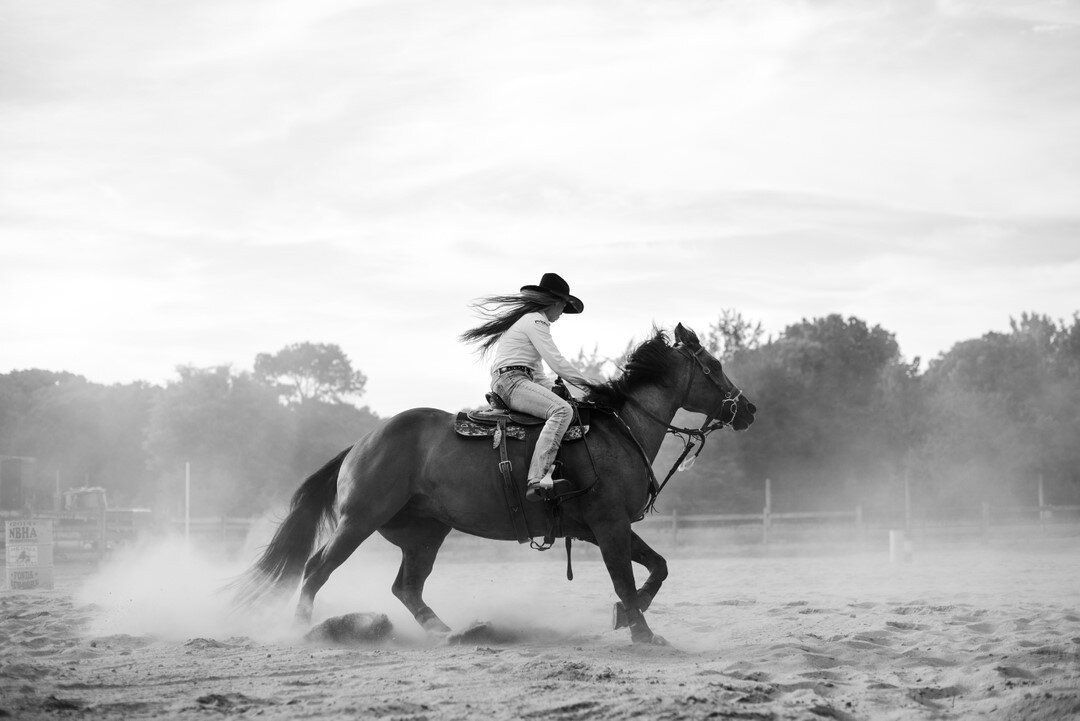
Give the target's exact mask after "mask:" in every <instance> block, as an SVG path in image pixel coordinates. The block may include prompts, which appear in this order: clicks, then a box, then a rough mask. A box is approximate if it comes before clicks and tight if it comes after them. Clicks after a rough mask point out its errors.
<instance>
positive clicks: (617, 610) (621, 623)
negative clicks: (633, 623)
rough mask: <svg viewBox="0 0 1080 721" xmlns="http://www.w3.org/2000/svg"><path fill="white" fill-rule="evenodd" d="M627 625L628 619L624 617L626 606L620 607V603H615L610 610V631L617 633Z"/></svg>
mask: <svg viewBox="0 0 1080 721" xmlns="http://www.w3.org/2000/svg"><path fill="white" fill-rule="evenodd" d="M629 625H630V619H628V618H627V617H626V606H624V605H622V601H616V602H615V605H614V606H613V607H612V609H611V630H612V631H618V630H619V629H620V628H626V627H627V626H629Z"/></svg>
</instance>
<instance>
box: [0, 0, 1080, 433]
mask: <svg viewBox="0 0 1080 721" xmlns="http://www.w3.org/2000/svg"><path fill="white" fill-rule="evenodd" d="M1078 17H1080V13H1078V11H1077V10H1075V9H1074V8H1072V6H1069V5H1066V4H1060V3H1054V2H1049V1H1048V2H1032V3H1022V4H1017V3H1004V2H994V3H981V2H980V3H967V2H947V3H945V2H942V3H909V2H899V1H897V2H881V3H871V4H867V3H862V2H857V1H856V0H838V1H836V2H828V3H793V2H788V1H787V0H767V1H766V2H756V1H755V2H750V1H749V0H734V1H732V2H725V3H700V2H691V1H689V0H688V1H686V2H681V1H680V2H670V3H633V4H627V3H615V2H609V1H608V0H591V1H589V2H582V3H563V4H543V5H537V4H535V3H528V2H524V1H519V2H507V3H495V4H492V3H488V2H464V3H454V4H453V5H447V4H445V3H436V2H431V1H430V0H421V1H417V2H363V3H354V2H345V1H344V0H324V1H320V2H312V3H303V4H298V3H292V2H283V1H280V0H272V1H271V2H254V1H253V0H237V2H232V3H227V4H221V3H214V2H189V3H184V4H178V5H173V6H169V7H165V6H161V5H157V4H150V5H147V4H145V3H132V2H126V1H123V0H107V1H106V2H103V3H97V4H94V5H93V6H78V7H71V6H69V4H65V3H58V2H50V1H49V0H42V2H35V3H32V4H25V3H24V4H18V5H14V6H12V7H11V8H9V11H8V13H7V15H6V21H5V24H4V26H3V28H2V29H0V32H3V33H4V36H3V37H2V38H0V61H2V65H3V68H4V71H3V74H2V75H0V154H2V155H3V157H4V159H5V162H4V164H3V166H2V167H0V303H3V307H4V308H5V309H13V308H18V309H19V310H18V311H17V312H14V313H13V312H11V311H10V310H8V311H7V312H5V313H4V315H2V316H0V323H2V329H3V330H4V332H5V348H4V350H5V357H4V363H5V364H6V365H8V366H9V367H26V366H41V367H51V368H55V369H61V368H65V369H70V370H73V371H76V372H82V373H85V374H87V375H89V376H90V377H91V378H93V379H96V380H108V381H113V380H130V379H133V378H147V379H149V380H153V381H158V382H160V381H161V380H164V379H165V378H168V377H170V376H171V373H172V369H173V367H174V366H175V365H176V364H178V363H195V364H204V365H209V364H218V363H225V362H232V363H234V364H236V365H238V366H241V367H243V366H246V365H248V364H250V362H251V359H252V358H253V357H254V355H255V353H257V352H262V351H273V350H275V349H277V348H280V347H282V346H284V345H285V344H287V343H290V342H297V341H301V340H318V341H324V342H337V343H339V344H341V345H342V347H343V348H345V350H346V352H347V353H349V355H350V357H351V358H352V359H353V362H354V363H355V364H356V365H357V366H358V367H359V368H361V369H362V370H363V371H364V372H365V373H367V374H368V375H369V377H370V382H369V384H368V387H369V394H368V396H365V398H364V400H365V401H368V402H370V403H371V404H372V406H373V407H374V408H375V409H376V410H379V411H380V412H391V411H393V410H400V409H401V408H404V407H408V406H409V405H429V404H434V405H442V406H446V407H455V406H457V405H469V404H474V403H473V400H474V398H476V397H479V396H481V395H482V390H483V387H484V385H485V383H486V378H485V370H484V368H483V366H482V365H481V364H478V363H477V362H476V360H475V358H474V356H471V355H470V354H469V353H468V351H467V350H466V349H465V348H464V347H462V346H460V345H459V344H458V343H457V341H456V336H457V334H458V333H460V331H461V330H463V329H464V328H466V327H468V325H469V324H470V323H471V322H472V318H471V316H470V314H469V311H468V308H467V304H468V302H469V301H470V300H472V299H474V298H476V297H478V296H480V295H483V294H486V293H491V292H500V291H507V290H514V289H516V288H517V287H519V286H520V285H522V284H523V283H527V282H535V281H536V280H537V279H538V278H539V276H540V275H541V274H542V273H543V272H546V271H550V270H556V271H558V272H560V273H562V274H564V275H565V276H566V277H567V278H568V279H570V281H571V283H572V284H573V286H574V288H575V292H579V294H580V295H581V296H582V297H583V298H584V299H585V300H586V306H587V312H586V314H584V315H583V316H582V317H581V318H580V319H572V320H571V319H567V321H566V322H560V324H559V326H558V328H557V331H556V335H557V337H558V338H559V340H560V343H561V344H562V345H563V347H564V349H565V350H566V352H567V353H568V354H570V355H573V354H575V353H576V350H577V348H579V347H585V348H588V349H591V348H592V347H593V346H594V344H597V343H598V344H599V345H600V348H601V351H602V352H610V353H612V354H614V353H618V352H620V351H621V350H622V349H623V348H624V347H625V345H626V343H627V341H628V340H630V339H631V338H639V339H640V338H642V337H644V335H645V334H647V333H648V332H649V329H650V326H651V323H652V322H653V321H657V322H660V323H662V324H665V325H669V326H670V325H673V324H674V323H676V322H679V321H682V322H686V323H688V324H690V325H695V326H697V327H698V328H699V329H701V330H704V329H705V328H706V327H707V325H708V323H709V322H711V321H712V320H714V319H715V317H716V316H717V315H718V314H719V311H720V310H721V309H723V308H737V309H740V310H742V311H743V312H744V314H746V315H747V316H748V317H751V318H754V319H759V320H762V321H763V322H764V323H765V325H766V327H767V329H768V330H769V331H771V332H778V331H779V330H781V329H782V328H783V327H784V326H785V325H787V324H789V323H792V322H796V321H797V320H799V319H800V318H802V317H811V316H815V315H821V314H825V313H829V312H843V313H846V314H854V315H858V316H860V317H864V318H866V319H867V320H868V321H870V322H871V323H878V322H880V323H882V324H883V325H884V326H885V327H886V328H888V329H890V330H895V331H896V332H897V334H898V338H899V340H900V343H901V346H902V348H903V349H904V350H905V352H907V353H908V354H909V355H914V354H920V355H924V356H925V355H932V354H935V353H936V352H938V351H940V350H943V349H944V348H945V347H946V346H947V345H949V344H950V343H951V342H954V341H956V340H959V339H962V338H964V337H970V336H971V335H978V334H981V333H982V332H984V331H985V330H986V329H987V328H989V327H1004V326H1006V324H1007V318H1008V315H1009V314H1015V313H1018V312H1020V311H1021V310H1025V309H1031V310H1036V311H1041V312H1048V313H1051V314H1054V315H1067V314H1068V313H1069V312H1071V309H1072V308H1073V306H1075V300H1072V299H1071V297H1070V294H1069V292H1070V290H1074V289H1073V288H1071V286H1072V285H1074V283H1072V281H1070V276H1069V273H1070V272H1073V271H1074V270H1075V267H1076V263H1077V255H1076V252H1075V251H1074V250H1073V247H1074V245H1075V244H1074V243H1073V242H1072V239H1074V238H1075V235H1076V230H1077V224H1078V220H1077V212H1076V211H1077V208H1076V204H1075V203H1076V201H1075V199H1076V198H1077V197H1080V187H1078V185H1080V171H1078V168H1080V162H1078V161H1080V144H1078V143H1080V140H1078V136H1077V135H1076V133H1075V132H1074V130H1073V129H1074V128H1075V127H1077V125H1078V121H1080V96H1078V95H1077V93H1076V91H1075V77H1076V70H1075V68H1076V67H1080V57H1078V55H1080V43H1077V42H1076V40H1077V37H1076V34H1077V32H1080V20H1078ZM1071 277H1075V275H1074V276H1071ZM961 308H964V310H963V311H961V310H960V309H961Z"/></svg>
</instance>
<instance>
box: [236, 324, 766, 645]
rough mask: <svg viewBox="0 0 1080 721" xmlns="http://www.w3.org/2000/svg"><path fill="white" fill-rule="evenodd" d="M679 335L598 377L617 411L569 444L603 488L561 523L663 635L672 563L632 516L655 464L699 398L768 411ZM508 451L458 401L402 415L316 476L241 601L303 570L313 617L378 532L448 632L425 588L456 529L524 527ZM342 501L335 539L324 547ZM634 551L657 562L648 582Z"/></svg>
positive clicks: (721, 412)
mask: <svg viewBox="0 0 1080 721" xmlns="http://www.w3.org/2000/svg"><path fill="white" fill-rule="evenodd" d="M674 335H675V342H674V344H672V343H671V342H670V341H669V340H668V338H667V337H666V336H665V334H664V333H662V332H660V331H657V332H656V333H655V335H654V337H652V338H650V339H649V340H647V341H645V342H644V343H642V344H641V345H639V346H638V347H637V348H636V349H635V350H634V351H633V353H632V354H631V355H630V357H629V358H628V359H627V363H626V370H625V371H624V372H623V374H622V375H621V376H620V377H618V378H616V379H614V380H612V381H609V382H608V383H605V384H603V385H600V386H596V387H594V388H592V389H591V392H590V394H589V398H591V399H592V400H595V401H596V402H597V403H598V404H599V405H601V406H604V407H607V408H609V409H611V410H612V411H614V412H613V413H610V414H603V413H594V414H593V417H592V423H591V430H590V431H589V434H588V436H587V437H586V439H585V442H575V443H568V444H565V445H564V446H563V449H562V454H561V458H562V460H563V463H564V468H565V470H566V476H567V477H568V478H572V479H575V480H576V481H577V482H578V483H579V484H581V485H590V484H591V489H590V490H589V492H588V493H585V494H583V495H581V496H578V497H576V498H573V499H571V500H568V501H565V502H564V503H563V504H562V509H561V511H562V513H561V515H562V526H561V533H560V534H559V535H562V536H567V537H572V538H578V539H581V540H585V541H589V542H591V543H595V544H596V545H597V546H599V547H600V553H601V555H602V556H603V559H604V563H605V565H606V566H607V569H608V573H609V574H610V575H611V581H612V583H613V584H614V586H615V593H616V594H617V595H618V597H619V599H620V601H621V602H622V605H623V607H624V609H625V614H626V621H627V622H628V624H629V627H630V634H631V638H632V639H633V640H634V642H635V643H653V642H656V643H662V642H663V641H662V639H660V638H659V637H658V636H654V635H653V632H652V631H651V630H650V629H649V626H648V624H647V623H646V622H645V617H644V615H643V612H644V611H645V610H646V609H647V608H648V606H649V604H650V603H651V602H652V599H653V597H654V596H655V595H656V592H657V591H658V590H659V588H660V585H661V583H663V581H664V579H665V578H666V577H667V563H666V561H665V560H664V558H663V557H662V556H660V555H659V554H658V553H656V552H655V551H653V550H652V549H651V548H649V546H647V545H646V544H645V542H644V541H642V540H641V538H639V537H638V535H637V534H636V533H634V532H633V531H632V530H631V528H630V524H631V522H632V521H633V520H635V519H638V518H640V517H641V515H642V512H643V509H644V508H645V506H646V504H647V503H648V502H649V500H650V495H651V494H650V487H651V481H652V479H653V476H652V471H651V467H650V466H651V463H652V461H653V459H654V458H655V457H656V454H657V452H658V451H659V449H660V444H661V442H662V441H663V439H664V434H665V433H666V432H667V431H668V429H669V428H671V426H670V425H669V424H670V423H671V421H672V419H673V418H674V416H675V413H676V411H678V410H679V409H680V408H685V409H686V410H688V411H692V412H696V413H704V414H707V417H708V418H709V419H717V420H718V422H717V423H716V424H714V427H719V426H720V425H730V426H731V427H732V428H734V429H735V430H743V429H745V428H747V427H748V426H749V425H750V424H751V423H752V422H753V420H754V413H755V412H756V408H755V407H754V405H753V404H752V403H750V401H749V400H748V399H747V398H746V396H744V395H742V393H741V392H740V391H739V390H738V389H737V388H736V387H735V386H734V385H733V384H732V383H731V381H730V380H728V378H727V376H726V375H725V374H724V371H723V369H722V368H721V366H720V361H718V360H717V359H716V358H714V357H713V356H712V355H710V354H709V353H708V351H706V350H705V349H704V348H702V347H701V344H700V342H699V341H698V338H697V336H696V335H695V334H694V332H693V331H691V330H689V329H686V328H684V327H683V326H682V325H681V324H680V325H679V326H678V327H677V328H676V329H675V334H674ZM514 446H515V450H516V453H517V454H518V455H517V456H514V455H511V460H513V461H514V465H515V467H518V468H522V467H525V466H527V465H528V463H527V462H526V459H525V458H524V450H523V446H524V444H522V443H515V444H514ZM497 459H498V454H495V455H494V457H493V451H492V449H491V444H490V443H489V442H483V441H478V440H476V439H468V438H463V437H461V436H458V435H457V434H456V433H455V432H454V428H453V416H452V415H450V414H449V413H446V412H444V411H439V410H434V409H431V408H414V409H412V410H408V411H404V412H402V413H400V414H398V415H396V416H394V417H392V418H390V419H389V420H387V422H386V423H385V424H384V425H382V426H381V427H379V428H378V429H377V430H375V431H373V432H372V433H370V434H369V435H368V436H366V437H365V438H364V439H363V440H361V441H360V442H359V443H357V444H356V445H355V446H353V447H352V448H349V449H346V450H345V451H342V452H341V453H340V454H339V455H338V456H337V457H336V458H334V459H333V460H331V461H330V462H328V463H327V464H326V465H325V466H323V467H322V468H320V469H319V470H318V471H316V472H315V473H314V474H312V475H311V476H310V477H308V478H307V480H305V481H304V482H303V484H302V485H301V486H300V488H299V489H298V490H297V491H296V493H295V494H294V495H293V498H292V505H291V507H290V511H289V514H288V516H286V518H285V520H284V521H283V522H282V524H281V525H280V527H279V528H278V529H277V532H276V533H275V534H274V537H273V539H272V540H271V541H270V543H269V545H268V546H267V547H266V549H265V550H264V552H263V554H262V556H261V557H260V558H259V560H258V561H257V562H256V563H255V565H254V566H252V568H251V569H249V570H248V571H247V573H246V574H245V575H244V576H243V577H241V579H240V581H239V584H238V585H239V589H240V590H239V594H238V596H237V598H238V601H239V602H240V603H244V604H247V603H252V602H254V601H256V600H258V599H260V598H261V597H263V596H265V595H267V594H269V593H272V592H276V591H285V590H292V589H294V588H295V587H296V583H297V581H298V580H300V579H301V577H302V579H303V583H302V586H301V592H300V600H299V604H298V606H297V610H296V615H297V619H298V620H299V621H301V622H303V623H308V622H310V620H311V613H312V607H313V604H314V600H315V594H316V593H318V591H319V589H320V588H322V586H323V584H324V583H326V581H327V579H328V578H329V577H330V574H331V573H333V571H334V570H335V569H336V568H337V567H338V566H340V565H341V564H342V563H343V562H344V561H345V559H347V558H348V557H349V556H350V555H351V554H352V553H353V551H355V550H356V548H357V547H358V546H359V545H360V544H361V543H363V542H364V540H365V539H367V537H368V536H370V535H371V534H372V533H374V532H376V531H378V532H379V533H381V534H382V535H383V536H384V537H386V539H387V540H389V541H390V542H391V543H393V544H394V545H396V546H398V547H399V548H400V549H401V568H400V569H399V571H398V574H397V578H396V579H395V580H394V584H393V592H394V595H395V596H397V597H398V598H399V599H400V600H401V602H402V603H403V604H405V606H406V607H407V608H408V609H409V611H411V612H412V614H413V616H414V617H415V618H416V620H417V622H418V623H420V625H421V626H423V627H424V629H425V630H427V631H428V632H429V633H434V634H445V633H448V632H449V631H450V629H449V628H448V627H447V626H446V624H444V623H443V622H442V621H441V620H440V619H439V617H438V616H436V615H435V612H434V611H432V610H431V609H430V608H429V607H428V606H427V604H425V603H424V599H423V590H424V582H425V581H426V580H427V577H428V575H429V574H430V573H431V568H432V565H433V564H434V562H435V556H436V554H437V553H438V552H439V547H440V546H441V545H442V542H443V539H444V538H446V535H447V534H448V533H449V532H450V529H452V528H456V529H458V530H459V531H463V532H465V533H469V534H473V535H476V536H483V537H485V538H492V539H498V540H514V539H515V537H516V536H515V532H514V526H513V523H512V521H511V518H510V515H509V513H508V512H507V507H506V502H505V499H504V495H503V491H502V480H501V476H500V473H499V470H498V467H497V464H496V462H495V461H496V460H497ZM526 505H527V506H529V508H528V509H527V517H528V522H529V527H530V528H533V529H536V528H544V529H545V530H546V528H547V527H548V526H547V518H548V512H547V510H546V509H545V508H544V505H546V504H532V503H530V504H526ZM335 510H336V515H337V516H338V523H337V525H336V527H335V528H334V530H333V533H332V534H331V536H330V539H329V540H328V541H327V542H326V543H325V544H324V545H323V546H322V547H321V548H319V549H318V551H316V552H315V553H314V555H312V554H311V551H312V549H313V548H314V546H315V541H316V538H317V536H318V532H319V530H320V528H321V527H322V526H323V524H324V523H327V522H330V521H332V519H333V517H334V515H335ZM631 562H636V563H639V564H641V565H643V566H645V567H646V568H647V569H648V571H649V577H648V580H646V582H645V583H644V585H643V586H642V587H641V589H639V590H636V589H635V588H634V572H633V568H632V567H631Z"/></svg>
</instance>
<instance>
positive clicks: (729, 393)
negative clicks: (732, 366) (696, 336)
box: [615, 344, 742, 514]
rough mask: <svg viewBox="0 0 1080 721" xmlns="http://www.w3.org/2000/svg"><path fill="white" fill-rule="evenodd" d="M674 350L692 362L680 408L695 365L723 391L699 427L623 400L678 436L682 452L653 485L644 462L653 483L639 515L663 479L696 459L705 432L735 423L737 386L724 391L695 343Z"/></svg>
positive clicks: (739, 395)
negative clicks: (674, 421)
mask: <svg viewBox="0 0 1080 721" xmlns="http://www.w3.org/2000/svg"><path fill="white" fill-rule="evenodd" d="M675 350H677V351H678V352H679V354H680V355H683V356H685V357H686V358H688V359H690V360H691V361H694V364H693V365H691V367H690V372H689V373H687V374H686V388H684V389H683V395H682V399H681V400H680V401H679V407H680V408H682V407H684V406H685V405H686V402H687V400H689V398H690V388H691V387H692V386H693V383H694V376H695V375H696V373H695V371H696V370H697V369H699V368H700V369H701V372H702V373H703V374H704V375H705V377H706V378H707V379H708V380H709V381H710V382H711V383H712V384H713V385H714V386H716V388H717V389H718V390H720V391H721V392H722V393H723V394H724V397H723V398H721V399H720V402H719V403H717V405H716V407H715V408H714V409H713V410H712V411H710V412H709V413H708V414H706V416H705V421H704V422H703V423H702V424H701V427H700V428H681V427H679V426H673V425H671V424H670V423H668V422H667V421H665V420H664V419H663V418H660V417H659V416H658V415H656V414H655V413H653V412H652V411H650V410H649V409H648V408H646V407H645V406H643V405H642V404H641V403H640V402H639V401H637V400H634V399H633V398H627V399H626V400H627V401H628V402H629V403H630V404H631V405H633V406H634V407H635V408H637V409H638V410H639V411H641V412H642V413H643V414H644V415H645V416H646V417H647V418H648V419H650V420H651V421H653V422H655V423H658V424H659V425H662V426H664V428H666V429H667V432H668V433H670V434H672V435H674V436H678V438H679V440H681V441H682V442H683V451H682V453H681V454H679V457H678V458H676V459H675V462H674V463H673V464H672V465H671V470H669V471H668V472H667V475H666V476H664V480H663V481H662V482H661V483H660V484H658V485H655V486H654V485H653V484H655V482H656V477H655V475H653V472H652V465H651V464H649V463H648V462H646V466H647V467H648V469H649V475H650V476H651V477H652V480H653V484H650V492H649V496H650V498H649V502H648V503H647V504H646V505H645V510H644V511H643V514H644V513H648V512H649V511H651V510H652V509H653V505H654V504H655V503H656V498H657V496H659V495H660V491H662V490H664V486H666V485H667V482H668V481H670V480H671V477H672V476H673V475H675V472H676V471H685V470H687V469H688V468H690V467H691V466H692V465H694V461H696V460H697V457H698V456H699V455H701V452H702V451H703V450H705V441H706V440H707V439H708V437H709V434H710V433H712V432H713V431H716V430H719V429H721V428H723V427H724V426H729V425H731V424H732V423H734V422H735V416H737V415H738V413H739V399H740V398H742V391H741V390H739V389H738V388H733V389H732V390H725V389H724V387H723V386H722V385H721V384H720V381H719V380H718V379H717V378H716V375H715V374H714V373H713V372H712V370H711V369H710V368H709V366H708V365H706V364H705V361H704V360H703V359H702V354H704V353H705V349H704V348H702V347H701V346H698V347H697V348H696V349H689V348H687V346H686V345H683V344H679V345H676V346H675ZM727 411H730V413H731V415H730V416H729V417H728V418H727V419H726V420H725V419H724V415H725V413H726V412H727ZM615 417H616V418H619V416H618V414H617V413H616V414H615ZM619 420H620V421H622V423H623V425H624V426H625V427H626V430H627V432H628V433H630V436H631V438H633V439H634V441H635V442H636V443H637V445H638V448H639V449H641V451H642V453H644V448H643V447H642V445H641V443H640V441H638V440H637V438H636V437H634V435H633V432H632V431H631V430H630V426H629V425H627V423H626V421H623V420H622V418H619ZM695 447H696V448H697V452H696V453H694V455H693V456H691V457H689V458H687V456H690V453H691V451H693V450H694V448H695Z"/></svg>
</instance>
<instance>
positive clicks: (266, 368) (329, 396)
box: [255, 342, 367, 404]
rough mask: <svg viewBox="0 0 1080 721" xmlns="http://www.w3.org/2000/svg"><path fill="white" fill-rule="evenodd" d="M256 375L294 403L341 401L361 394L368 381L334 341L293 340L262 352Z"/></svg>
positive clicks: (257, 359)
mask: <svg viewBox="0 0 1080 721" xmlns="http://www.w3.org/2000/svg"><path fill="white" fill-rule="evenodd" d="M255 378H256V379H257V380H259V381H260V382H263V383H266V384H268V385H270V386H271V387H273V388H274V389H275V390H276V391H277V393H278V395H279V396H281V397H282V398H284V399H285V401H286V402H287V403H294V404H299V403H304V402H305V401H310V400H317V401H323V402H329V403H341V402H343V397H344V396H348V395H356V396H359V395H362V394H363V392H364V385H365V384H366V383H367V377H366V376H365V375H364V374H363V373H361V372H360V371H354V370H353V367H352V363H351V362H350V361H349V358H348V356H346V355H345V353H344V352H343V351H342V350H341V347H340V346H338V345H336V344H334V343H309V342H304V343H293V344H292V345H287V346H285V347H284V348H282V349H281V350H279V351H278V352H277V353H273V354H270V353H259V354H258V355H257V356H256V357H255Z"/></svg>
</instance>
